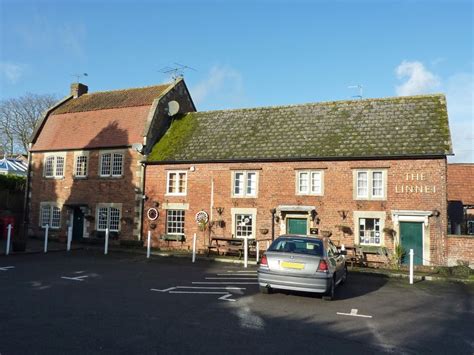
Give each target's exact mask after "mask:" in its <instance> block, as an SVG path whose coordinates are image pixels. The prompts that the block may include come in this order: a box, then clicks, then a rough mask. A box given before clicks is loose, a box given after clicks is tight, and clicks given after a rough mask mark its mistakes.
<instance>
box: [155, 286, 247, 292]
mask: <svg viewBox="0 0 474 355" xmlns="http://www.w3.org/2000/svg"><path fill="white" fill-rule="evenodd" d="M175 289H192V290H246V289H247V288H245V287H230V286H227V287H206V286H175V287H170V288H166V289H164V290H160V289H157V288H151V289H150V291H157V292H168V291H171V290H175ZM170 293H171V292H170Z"/></svg>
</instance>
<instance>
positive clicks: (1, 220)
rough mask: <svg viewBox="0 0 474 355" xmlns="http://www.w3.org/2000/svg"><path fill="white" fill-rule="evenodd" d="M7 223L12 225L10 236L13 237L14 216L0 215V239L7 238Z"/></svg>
mask: <svg viewBox="0 0 474 355" xmlns="http://www.w3.org/2000/svg"><path fill="white" fill-rule="evenodd" d="M9 224H11V225H12V232H11V237H13V232H14V230H15V216H4V217H0V231H1V236H2V239H7V235H8V225H9Z"/></svg>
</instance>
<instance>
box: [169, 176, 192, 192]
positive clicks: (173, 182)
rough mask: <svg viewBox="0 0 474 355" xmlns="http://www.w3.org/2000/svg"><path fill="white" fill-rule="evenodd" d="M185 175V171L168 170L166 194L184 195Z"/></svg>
mask: <svg viewBox="0 0 474 355" xmlns="http://www.w3.org/2000/svg"><path fill="white" fill-rule="evenodd" d="M187 176H188V175H187V172H186V171H168V178H167V183H166V185H167V186H166V194H167V195H186V183H187Z"/></svg>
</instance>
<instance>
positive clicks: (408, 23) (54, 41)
mask: <svg viewBox="0 0 474 355" xmlns="http://www.w3.org/2000/svg"><path fill="white" fill-rule="evenodd" d="M473 3H474V2H473V1H470V0H465V1H462V0H418V1H415V0H411V1H408V0H406V1H402V0H398V1H390V0H386V1H379V0H378V1H377V0H371V1H368V0H367V1H362V0H361V1H355V0H354V1H349V0H346V1H338V0H332V1H318V0H313V1H298V0H294V1H290V0H286V1H277V0H275V1H269V0H267V1H264V0H261V1H258V0H257V1H246V0H242V1H232V0H228V1H224V0H222V1H217V0H216V1H197V0H196V1H190V0H188V1H180V0H175V1H151V0H150V1H146V0H136V1H130V0H128V1H127V0H123V1H105V0H96V1H92V0H87V1H86V0H75V1H67V0H63V1H59V0H57V1H51V0H49V1H25V0H0V99H7V98H13V97H18V96H22V95H25V94H26V93H35V94H53V95H56V96H57V97H64V96H66V95H67V94H68V93H69V86H70V84H71V83H72V82H74V81H76V80H77V77H76V76H74V75H82V74H83V73H87V77H86V76H83V75H82V76H79V81H81V82H83V83H85V84H87V85H88V86H89V92H94V91H103V90H114V89H122V88H129V87H142V86H149V85H154V84H159V83H163V82H169V81H170V80H171V78H170V76H169V75H168V74H165V73H163V72H162V71H163V70H162V69H163V68H166V67H171V68H173V67H176V66H177V64H176V63H179V64H181V65H185V66H188V67H190V68H192V69H185V70H184V71H183V74H184V78H185V81H186V84H187V85H188V88H189V89H190V92H191V96H192V97H193V99H194V101H195V104H196V106H197V109H198V110H200V111H203V110H215V109H231V108H241V107H255V106H273V105H287V104H299V103H308V102H320V101H333V100H346V99H352V98H353V97H354V96H355V95H358V94H359V91H358V89H357V88H352V86H356V85H362V86H363V89H362V95H363V97H364V98H373V97H390V96H404V95H417V94H427V93H444V94H446V97H447V103H448V112H449V120H450V129H451V135H452V141H453V145H454V152H455V156H454V157H450V158H449V161H450V162H471V163H473V162H474V123H473V122H474V109H473V96H474V80H473V79H474V70H473V67H474V58H473V47H474V44H473V42H474V38H473V37H474V33H473V32H474V28H473Z"/></svg>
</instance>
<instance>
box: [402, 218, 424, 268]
mask: <svg viewBox="0 0 474 355" xmlns="http://www.w3.org/2000/svg"><path fill="white" fill-rule="evenodd" d="M400 241H401V246H402V248H403V249H404V250H405V256H404V258H403V264H409V263H410V255H409V252H410V249H413V252H414V256H413V263H414V264H415V265H423V223H417V222H400Z"/></svg>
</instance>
